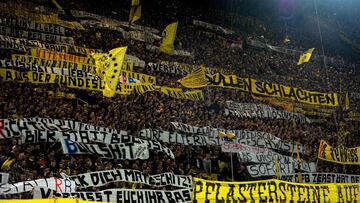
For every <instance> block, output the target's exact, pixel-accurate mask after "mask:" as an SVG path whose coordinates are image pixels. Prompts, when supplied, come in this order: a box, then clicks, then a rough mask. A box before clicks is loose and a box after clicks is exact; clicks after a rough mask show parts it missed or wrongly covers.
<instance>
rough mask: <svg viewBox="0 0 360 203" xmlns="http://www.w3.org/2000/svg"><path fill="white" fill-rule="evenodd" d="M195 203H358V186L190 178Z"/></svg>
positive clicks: (272, 180) (359, 196)
mask: <svg viewBox="0 0 360 203" xmlns="http://www.w3.org/2000/svg"><path fill="white" fill-rule="evenodd" d="M192 194H193V201H192V202H194V203H199V202H358V201H359V199H360V184H359V183H347V184H337V183H331V184H321V185H318V184H299V183H290V182H285V181H280V180H274V179H271V180H263V181H252V182H221V181H210V180H203V179H200V178H194V187H193V193H192Z"/></svg>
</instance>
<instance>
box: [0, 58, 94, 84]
mask: <svg viewBox="0 0 360 203" xmlns="http://www.w3.org/2000/svg"><path fill="white" fill-rule="evenodd" d="M0 65H1V67H3V68H7V69H10V68H11V69H13V70H16V71H34V72H38V73H49V74H57V75H65V76H70V77H86V78H92V79H100V77H98V76H97V75H95V74H91V73H88V72H85V71H82V70H75V69H68V68H54V67H49V66H38V65H37V64H34V63H24V62H21V61H13V60H7V59H5V60H0Z"/></svg>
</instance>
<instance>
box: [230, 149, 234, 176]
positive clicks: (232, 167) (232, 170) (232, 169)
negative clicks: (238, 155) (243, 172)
mask: <svg viewBox="0 0 360 203" xmlns="http://www.w3.org/2000/svg"><path fill="white" fill-rule="evenodd" d="M230 156H231V180H232V181H234V165H233V153H232V152H230Z"/></svg>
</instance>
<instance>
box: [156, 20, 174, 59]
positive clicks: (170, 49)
mask: <svg viewBox="0 0 360 203" xmlns="http://www.w3.org/2000/svg"><path fill="white" fill-rule="evenodd" d="M177 25H178V22H175V23H171V24H170V25H168V26H166V28H165V30H164V31H163V32H162V41H161V45H160V51H162V52H164V53H167V54H171V55H172V54H174V41H175V36H176V30H177Z"/></svg>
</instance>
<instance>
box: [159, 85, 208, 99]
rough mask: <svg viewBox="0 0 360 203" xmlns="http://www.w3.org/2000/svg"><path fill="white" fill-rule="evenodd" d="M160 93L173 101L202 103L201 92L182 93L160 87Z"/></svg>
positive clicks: (177, 90)
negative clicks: (183, 100) (173, 99)
mask: <svg viewBox="0 0 360 203" xmlns="http://www.w3.org/2000/svg"><path fill="white" fill-rule="evenodd" d="M160 91H161V92H162V93H163V94H166V95H168V96H170V97H172V98H175V99H188V100H193V101H203V100H204V95H203V92H202V91H201V90H194V91H186V92H183V91H182V89H179V88H170V87H161V89H160Z"/></svg>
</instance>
